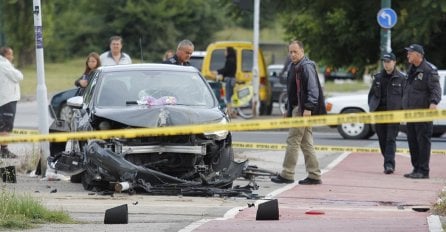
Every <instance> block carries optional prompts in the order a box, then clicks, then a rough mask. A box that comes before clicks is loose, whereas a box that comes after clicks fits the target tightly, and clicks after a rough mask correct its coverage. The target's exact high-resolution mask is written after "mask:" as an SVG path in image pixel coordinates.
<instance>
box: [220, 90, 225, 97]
mask: <svg viewBox="0 0 446 232" xmlns="http://www.w3.org/2000/svg"><path fill="white" fill-rule="evenodd" d="M225 94H226V93H225V88H220V98H221V99H224V98H225Z"/></svg>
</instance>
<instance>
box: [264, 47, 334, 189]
mask: <svg viewBox="0 0 446 232" xmlns="http://www.w3.org/2000/svg"><path fill="white" fill-rule="evenodd" d="M288 51H289V56H290V59H291V62H292V63H291V67H290V69H289V72H288V77H287V92H288V114H287V116H288V117H310V116H312V115H321V114H326V113H327V112H326V111H325V101H324V94H323V92H322V88H321V85H320V83H319V78H318V75H317V72H316V64H315V63H314V62H313V61H311V60H310V59H308V58H307V57H306V56H305V54H304V47H303V44H302V42H301V41H298V40H295V41H292V42H291V43H290V44H289V46H288ZM299 148H300V149H302V153H303V154H304V159H305V167H306V171H307V173H308V176H307V178H305V179H304V180H300V181H299V184H305V185H309V184H321V183H322V181H321V170H320V169H319V162H318V160H317V157H316V152H315V150H314V146H313V132H312V128H311V127H299V128H290V130H289V133H288V138H287V149H286V152H285V159H284V160H283V165H282V167H283V169H282V172H281V173H280V174H279V175H277V176H275V177H272V178H271V181H272V182H275V183H293V182H294V174H295V168H296V164H297V157H298V150H299Z"/></svg>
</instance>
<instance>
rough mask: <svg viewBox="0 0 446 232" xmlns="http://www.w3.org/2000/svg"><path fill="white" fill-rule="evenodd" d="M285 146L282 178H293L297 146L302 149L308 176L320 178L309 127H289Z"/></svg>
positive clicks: (311, 132) (295, 110)
mask: <svg viewBox="0 0 446 232" xmlns="http://www.w3.org/2000/svg"><path fill="white" fill-rule="evenodd" d="M297 111H298V107H295V108H294V109H293V117H300V116H299V115H298V112H297ZM286 142H287V148H286V152H285V158H284V160H283V164H282V166H283V169H282V173H281V174H280V175H281V176H282V177H283V178H286V179H289V180H294V174H295V169H296V165H297V158H298V155H299V148H300V149H302V153H303V154H304V160H305V169H306V171H307V173H308V177H309V178H311V179H315V180H320V179H321V170H320V169H319V162H318V160H317V157H316V152H315V150H314V146H313V131H312V128H311V127H298V128H290V130H289V132H288V138H287V141H286Z"/></svg>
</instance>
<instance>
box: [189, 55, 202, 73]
mask: <svg viewBox="0 0 446 232" xmlns="http://www.w3.org/2000/svg"><path fill="white" fill-rule="evenodd" d="M203 59H204V57H202V56H191V57H190V60H189V63H190V65H192V66H194V67H195V68H197V69H198V71H200V72H201V66H203Z"/></svg>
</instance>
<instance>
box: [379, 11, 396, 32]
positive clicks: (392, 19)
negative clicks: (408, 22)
mask: <svg viewBox="0 0 446 232" xmlns="http://www.w3.org/2000/svg"><path fill="white" fill-rule="evenodd" d="M376 18H377V20H378V24H379V25H380V26H381V27H382V28H385V29H390V28H392V27H393V26H395V24H396V21H397V16H396V12H395V11H394V10H393V9H391V8H382V9H381V10H380V11H379V12H378V15H377V16H376Z"/></svg>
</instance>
